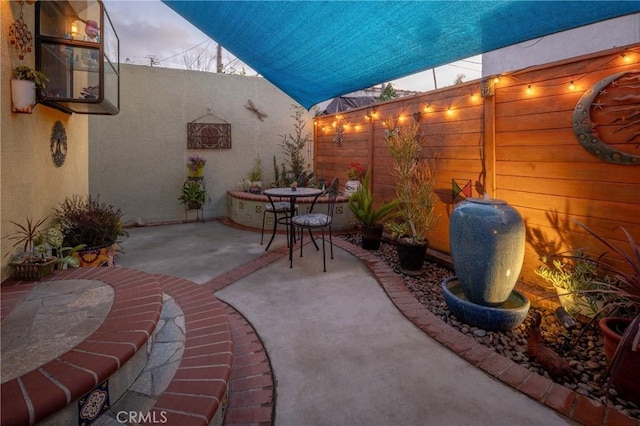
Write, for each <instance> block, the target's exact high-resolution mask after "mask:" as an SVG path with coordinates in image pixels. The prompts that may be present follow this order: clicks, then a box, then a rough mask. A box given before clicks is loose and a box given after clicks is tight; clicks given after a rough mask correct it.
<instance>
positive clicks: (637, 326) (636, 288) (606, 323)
mask: <svg viewBox="0 0 640 426" xmlns="http://www.w3.org/2000/svg"><path fill="white" fill-rule="evenodd" d="M577 223H578V225H579V226H581V227H582V228H583V229H584V230H585V231H587V232H588V233H589V234H590V235H591V236H593V237H594V238H595V239H596V240H598V241H600V242H601V243H602V244H604V245H605V246H606V247H607V248H608V249H609V250H610V251H611V253H612V255H613V256H612V257H613V258H614V259H610V260H613V262H611V261H606V260H608V259H607V256H606V254H608V253H605V255H601V256H599V257H597V259H598V260H597V261H596V262H597V267H598V268H599V269H600V270H602V271H603V272H604V274H602V275H603V276H604V275H607V276H610V277H613V278H612V279H609V280H602V281H600V282H599V285H600V288H598V289H595V290H581V291H580V293H583V294H584V293H587V294H588V293H596V294H603V295H605V296H606V297H607V298H606V302H605V303H604V306H603V307H602V308H601V309H600V311H599V313H603V314H604V315H605V316H604V318H602V319H600V320H599V326H600V329H601V330H602V332H603V335H604V341H605V354H606V356H607V359H608V361H609V380H610V382H609V383H613V384H615V386H616V388H617V389H618V391H619V392H620V394H621V395H622V396H623V397H625V398H627V399H628V400H630V401H631V402H634V403H635V404H640V249H639V248H638V245H637V243H636V242H635V241H634V240H633V238H632V237H631V234H629V232H627V230H626V229H624V228H621V230H622V232H623V233H624V235H625V237H626V239H627V241H628V243H629V248H630V250H629V252H626V251H625V250H623V249H621V248H620V247H618V246H616V245H614V244H613V243H611V242H610V241H608V240H607V239H605V238H603V237H602V236H600V235H598V234H597V233H595V232H594V231H593V230H591V229H590V228H588V227H587V226H586V225H584V224H582V223H580V222H577ZM605 261H606V262H605ZM596 318H597V317H595V318H594V320H595V319H596Z"/></svg>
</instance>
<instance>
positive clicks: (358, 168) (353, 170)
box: [347, 161, 364, 180]
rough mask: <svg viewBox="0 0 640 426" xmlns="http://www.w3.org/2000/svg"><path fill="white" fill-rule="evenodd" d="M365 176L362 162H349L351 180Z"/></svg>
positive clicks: (348, 176) (348, 174)
mask: <svg viewBox="0 0 640 426" xmlns="http://www.w3.org/2000/svg"><path fill="white" fill-rule="evenodd" d="M363 176H364V167H362V164H360V163H358V162H357V161H352V162H351V163H349V168H348V169H347V178H349V179H351V180H360V179H362V177H363Z"/></svg>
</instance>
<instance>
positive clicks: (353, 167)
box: [344, 161, 364, 197]
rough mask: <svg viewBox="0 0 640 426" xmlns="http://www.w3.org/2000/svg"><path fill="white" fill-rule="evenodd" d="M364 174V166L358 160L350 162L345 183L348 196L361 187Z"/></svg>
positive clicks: (345, 192) (345, 191) (345, 193)
mask: <svg viewBox="0 0 640 426" xmlns="http://www.w3.org/2000/svg"><path fill="white" fill-rule="evenodd" d="M363 176H364V167H362V165H361V164H360V163H358V162H357V161H352V162H351V163H349V168H348V169H347V179H348V180H347V183H345V185H344V195H346V196H347V197H349V196H351V195H352V194H354V193H355V192H356V191H357V190H358V188H360V186H361V185H360V179H362V177H363Z"/></svg>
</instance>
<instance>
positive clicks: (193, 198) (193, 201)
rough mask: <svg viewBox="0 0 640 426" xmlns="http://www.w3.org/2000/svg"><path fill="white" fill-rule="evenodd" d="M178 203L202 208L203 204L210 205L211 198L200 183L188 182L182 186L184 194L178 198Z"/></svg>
mask: <svg viewBox="0 0 640 426" xmlns="http://www.w3.org/2000/svg"><path fill="white" fill-rule="evenodd" d="M178 201H180V202H181V203H182V204H187V205H198V206H202V204H205V203H210V202H211V198H210V197H209V195H208V194H207V191H206V190H205V189H204V188H203V187H202V185H201V183H200V181H197V180H188V181H187V182H185V184H184V185H183V186H182V194H181V195H180V196H179V197H178ZM198 208H200V207H198Z"/></svg>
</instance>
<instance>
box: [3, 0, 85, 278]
mask: <svg viewBox="0 0 640 426" xmlns="http://www.w3.org/2000/svg"><path fill="white" fill-rule="evenodd" d="M0 12H1V13H0V14H1V16H2V21H1V28H0V31H1V33H2V43H0V49H1V52H2V62H1V65H0V68H1V71H0V82H1V84H0V105H1V111H0V117H1V120H2V126H0V127H1V131H0V138H1V153H0V157H1V166H0V176H1V178H0V181H1V193H0V197H1V198H0V199H1V207H0V209H1V216H0V217H1V221H0V235H2V236H3V237H4V236H6V235H7V234H9V233H11V232H13V231H14V230H15V227H14V226H13V225H12V224H11V223H9V221H14V222H18V223H24V222H25V218H27V217H30V218H33V219H34V220H37V219H39V218H42V217H45V216H47V215H50V214H51V213H52V212H53V208H55V207H57V206H58V205H59V203H60V202H62V201H63V200H64V198H65V197H66V196H70V195H73V194H81V195H84V194H87V192H88V188H89V181H88V168H87V167H88V142H87V134H88V120H87V116H83V115H78V114H74V115H67V114H64V113H62V112H59V111H57V110H55V109H51V108H48V107H46V106H43V105H37V106H36V107H35V109H34V111H33V114H19V113H13V112H11V85H10V80H11V76H12V72H13V69H14V68H15V67H16V66H18V65H29V66H31V67H33V66H34V65H35V46H34V48H33V49H32V52H31V53H29V54H27V55H26V56H25V57H24V59H23V60H20V59H19V58H18V52H17V51H16V49H15V48H14V47H13V46H12V45H11V44H10V43H9V40H8V37H6V35H7V34H8V33H9V26H10V25H11V23H12V22H13V21H15V20H16V18H17V17H18V15H19V5H18V2H6V1H2V2H0ZM23 13H24V20H25V23H26V24H27V26H28V27H29V30H30V31H31V33H32V35H33V37H34V38H35V26H34V13H35V5H30V4H27V3H26V2H25V4H24V9H23ZM57 120H60V121H61V122H62V123H63V125H64V127H65V129H66V132H67V141H68V153H67V158H66V161H65V163H64V165H63V166H62V167H56V166H55V165H54V164H53V161H52V159H51V154H50V151H49V141H50V136H51V130H52V127H53V125H54V123H55V122H56V121H57ZM0 244H1V252H2V272H1V278H0V280H2V281H4V280H5V279H6V278H8V276H9V272H10V271H9V268H8V267H7V263H8V262H9V260H10V256H8V255H7V254H8V253H10V252H11V245H12V242H10V241H8V240H7V239H6V238H2V240H1V243H0ZM5 255H7V256H5Z"/></svg>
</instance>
